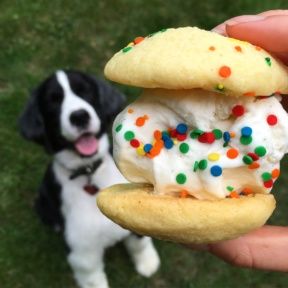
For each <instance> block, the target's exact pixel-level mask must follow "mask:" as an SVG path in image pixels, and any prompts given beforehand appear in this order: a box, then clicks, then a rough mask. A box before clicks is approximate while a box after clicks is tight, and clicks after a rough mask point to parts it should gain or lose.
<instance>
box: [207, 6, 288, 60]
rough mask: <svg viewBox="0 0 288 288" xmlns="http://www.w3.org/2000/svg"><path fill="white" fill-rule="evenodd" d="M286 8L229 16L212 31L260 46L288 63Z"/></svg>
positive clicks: (287, 13)
mask: <svg viewBox="0 0 288 288" xmlns="http://www.w3.org/2000/svg"><path fill="white" fill-rule="evenodd" d="M287 27H288V10H271V11H266V12H263V13H260V14H258V15H243V16H238V17H234V18H231V19H229V20H227V21H225V22H224V23H222V24H220V25H218V26H216V27H215V28H214V29H213V30H212V31H214V32H217V33H219V34H222V35H225V36H229V37H233V38H236V39H240V40H244V41H248V42H250V43H252V44H254V45H257V46H260V47H262V48H264V49H265V50H267V51H269V52H270V53H271V54H273V55H274V56H276V57H277V58H279V59H280V60H281V61H283V63H285V64H286V65H288V28H287Z"/></svg>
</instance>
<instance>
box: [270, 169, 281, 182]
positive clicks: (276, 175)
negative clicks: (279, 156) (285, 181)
mask: <svg viewBox="0 0 288 288" xmlns="http://www.w3.org/2000/svg"><path fill="white" fill-rule="evenodd" d="M271 174H272V178H273V179H275V178H278V177H279V176H280V170H279V169H277V168H275V169H274V170H273V171H272V173H271Z"/></svg>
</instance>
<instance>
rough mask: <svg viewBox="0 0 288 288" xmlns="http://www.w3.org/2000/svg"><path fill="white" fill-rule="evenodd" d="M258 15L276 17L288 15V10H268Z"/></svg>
mask: <svg viewBox="0 0 288 288" xmlns="http://www.w3.org/2000/svg"><path fill="white" fill-rule="evenodd" d="M258 15H261V16H265V17H266V16H277V15H288V10H280V9H279V10H269V11H265V12H262V13H259V14H258Z"/></svg>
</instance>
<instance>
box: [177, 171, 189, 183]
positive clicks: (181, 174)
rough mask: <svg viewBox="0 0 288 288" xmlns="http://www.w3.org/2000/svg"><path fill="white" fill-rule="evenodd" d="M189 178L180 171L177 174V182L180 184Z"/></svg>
mask: <svg viewBox="0 0 288 288" xmlns="http://www.w3.org/2000/svg"><path fill="white" fill-rule="evenodd" d="M186 180H187V177H186V175H185V174H184V173H179V174H178V175H177V176H176V182H177V183H178V184H184V183H185V182H186Z"/></svg>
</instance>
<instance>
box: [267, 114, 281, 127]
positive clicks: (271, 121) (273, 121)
mask: <svg viewBox="0 0 288 288" xmlns="http://www.w3.org/2000/svg"><path fill="white" fill-rule="evenodd" d="M266 120H267V123H268V124H269V125H270V126H274V125H276V124H277V122H278V119H277V116H275V115H274V114H270V115H268V116H267V118H266Z"/></svg>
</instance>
